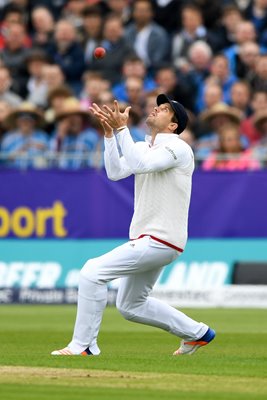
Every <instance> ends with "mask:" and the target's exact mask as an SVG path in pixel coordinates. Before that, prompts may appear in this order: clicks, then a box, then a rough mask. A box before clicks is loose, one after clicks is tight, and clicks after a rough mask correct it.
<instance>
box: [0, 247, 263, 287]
mask: <svg viewBox="0 0 267 400" xmlns="http://www.w3.org/2000/svg"><path fill="white" fill-rule="evenodd" d="M124 242H125V240H111V239H110V240H108V239H106V240H64V241H56V240H43V241H37V240H26V241H22V240H4V241H0V287H1V288H5V289H10V288H21V289H34V288H36V289H69V288H70V289H71V288H77V286H78V279H79V271H80V269H81V268H82V266H83V265H84V264H85V262H86V261H87V260H88V259H91V258H95V257H98V256H100V255H102V254H104V253H106V252H108V251H110V250H112V249H113V248H115V247H117V246H119V245H121V244H122V243H124ZM266 248H267V239H265V240H264V239H258V240H256V239H250V240H248V239H242V240H241V239H238V240H237V239H235V240H234V239H232V240H230V239H216V240H215V239H214V240H205V239H203V240H200V239H191V240H189V242H188V244H187V247H186V250H185V252H184V253H183V254H182V255H181V256H180V257H179V258H178V259H177V260H175V261H174V262H173V263H171V264H170V265H168V266H166V268H165V269H164V270H163V272H162V273H161V275H160V277H159V279H158V281H157V283H156V286H155V290H163V291H164V290H168V291H176V290H192V289H194V290H203V289H205V290H210V289H214V288H221V287H223V286H224V285H228V284H231V283H232V273H233V266H234V264H235V263H236V262H245V261H250V262H257V261H258V262H264V261H266V260H267V254H266ZM109 286H110V288H112V289H116V288H117V287H118V280H116V281H113V282H111V283H110V284H109Z"/></svg>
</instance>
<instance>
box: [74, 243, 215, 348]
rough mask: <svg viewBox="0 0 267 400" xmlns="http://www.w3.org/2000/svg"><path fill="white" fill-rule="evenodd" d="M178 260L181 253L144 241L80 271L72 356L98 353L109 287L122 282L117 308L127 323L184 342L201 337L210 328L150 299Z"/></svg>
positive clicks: (116, 249)
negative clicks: (161, 276) (162, 276)
mask: <svg viewBox="0 0 267 400" xmlns="http://www.w3.org/2000/svg"><path fill="white" fill-rule="evenodd" d="M178 256H179V252H178V251H176V250H174V249H172V248H170V247H168V246H165V245H164V244H161V243H159V242H157V241H155V240H153V239H151V238H150V237H149V236H145V237H142V238H140V239H137V240H132V241H129V242H127V243H125V244H123V245H122V246H119V247H117V248H115V249H114V250H112V251H110V252H109V253H106V254H104V255H103V256H100V257H97V258H93V259H91V260H89V261H87V262H86V264H85V265H84V267H83V268H82V270H81V272H80V281H79V290H78V307H77V316H76V322H75V327H74V333H73V338H72V341H71V342H70V343H69V345H68V347H69V348H70V349H71V351H72V352H73V353H77V354H78V353H81V352H82V351H84V350H85V349H86V348H87V347H89V349H90V351H91V352H92V353H93V354H94V355H97V354H99V353H100V349H99V347H98V345H97V336H98V332H99V328H100V324H101V320H102V314H103V311H104V309H105V306H106V303H107V283H108V282H109V281H111V280H113V279H116V278H119V277H122V279H121V282H120V286H119V290H118V295H117V302H116V306H117V308H118V310H119V311H120V313H121V314H122V315H123V316H124V317H125V318H126V319H128V320H130V321H133V322H139V323H141V324H146V325H151V326H156V327H158V328H161V329H164V330H166V331H168V332H170V333H172V334H174V335H176V336H179V337H181V338H183V339H186V340H196V339H199V338H201V337H202V336H203V335H204V334H205V333H206V331H207V330H208V326H207V325H205V324H203V323H201V322H196V321H194V320H192V319H191V318H189V317H188V316H186V315H185V314H184V313H182V312H180V311H178V310H176V309H175V308H173V307H171V306H169V305H168V304H166V303H164V302H162V301H160V300H158V299H155V298H153V297H149V293H150V292H151V290H152V288H153V286H154V284H155V282H156V280H157V278H158V276H159V274H160V272H161V270H162V268H163V267H164V266H165V265H167V264H169V263H171V262H172V261H173V260H175V259H176V258H177V257H178Z"/></svg>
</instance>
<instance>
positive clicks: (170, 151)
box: [165, 146, 177, 160]
mask: <svg viewBox="0 0 267 400" xmlns="http://www.w3.org/2000/svg"><path fill="white" fill-rule="evenodd" d="M165 149H166V150H167V151H168V152H169V153H171V155H172V156H173V158H174V159H175V160H177V157H176V154H175V153H174V151H173V150H172V149H170V148H169V147H168V146H165Z"/></svg>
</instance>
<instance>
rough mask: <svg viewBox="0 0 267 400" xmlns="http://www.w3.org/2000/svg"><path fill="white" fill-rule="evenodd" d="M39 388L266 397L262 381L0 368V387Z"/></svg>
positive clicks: (33, 368)
mask: <svg viewBox="0 0 267 400" xmlns="http://www.w3.org/2000/svg"><path fill="white" fill-rule="evenodd" d="M1 383H3V384H4V383H12V384H17V385H43V384H51V385H56V386H66V387H68V386H71V387H91V388H92V387H95V388H136V389H137V388H138V389H142V388H143V389H144V388H146V389H153V390H155V389H156V390H168V391H173V390H176V391H178V392H189V391H191V392H192V391H193V392H199V391H200V392H209V393H216V392H218V390H219V391H220V392H224V393H239V394H242V393H243V394H245V393H247V394H248V393H251V394H256V393H257V394H266V393H267V384H266V382H265V379H264V378H251V377H250V378H248V377H229V376H217V375H193V374H191V375H190V374H189V375H186V374H179V373H177V374H173V373H172V374H169V373H168V374H167V373H166V374H160V373H148V372H146V373H142V372H129V371H127V372H126V371H106V370H92V369H90V370H89V371H88V370H84V369H72V368H43V367H23V366H0V384H1Z"/></svg>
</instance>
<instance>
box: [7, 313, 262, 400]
mask: <svg viewBox="0 0 267 400" xmlns="http://www.w3.org/2000/svg"><path fill="white" fill-rule="evenodd" d="M185 312H186V313H187V314H188V315H190V316H192V317H193V318H195V319H197V320H200V321H205V322H206V323H208V324H210V325H211V326H212V327H214V328H215V329H216V331H217V337H216V339H215V340H214V341H213V342H212V343H211V344H210V345H208V346H206V347H204V348H202V349H200V350H199V351H198V352H197V353H195V354H194V355H192V356H182V357H173V356H172V352H173V351H174V350H175V349H176V348H177V347H178V344H179V340H177V338H176V337H174V336H172V335H170V334H168V333H166V332H163V331H160V330H157V329H153V328H151V327H146V326H143V325H139V324H133V323H130V322H128V321H124V320H123V318H122V317H121V316H120V314H119V313H118V312H117V310H116V309H115V308H107V309H106V311H105V314H104V319H103V324H102V329H101V333H100V337H99V345H100V347H101V350H102V353H101V355H100V356H99V357H79V356H78V357H53V356H50V352H51V350H54V349H56V348H61V347H63V346H65V345H66V344H67V343H68V341H69V339H70V337H71V333H72V327H73V322H74V318H75V307H73V306H32V305H29V306H13V305H10V306H3V305H2V306H0V399H1V400H11V399H12V400H20V399H23V400H24V399H25V400H31V399H34V400H48V399H52V398H53V399H57V400H61V399H62V400H63V399H64V400H85V399H96V400H99V399H101V400H104V399H106V400H112V399H114V400H115V399H123V400H128V399H129V400H130V399H140V400H143V399H151V398H153V399H155V400H157V399H161V400H162V399H188V400H191V399H198V400H199V399H205V400H207V399H208V400H209V399H213V400H217V399H218V400H220V399H230V400H232V399H233V400H238V399H242V400H243V399H262V400H263V399H266V398H267V318H266V317H267V311H266V310H247V309H241V310H238V309H231V310H230V309H199V310H196V309H194V310H193V309H192V310H191V309H190V310H189V309H188V310H185Z"/></svg>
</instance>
